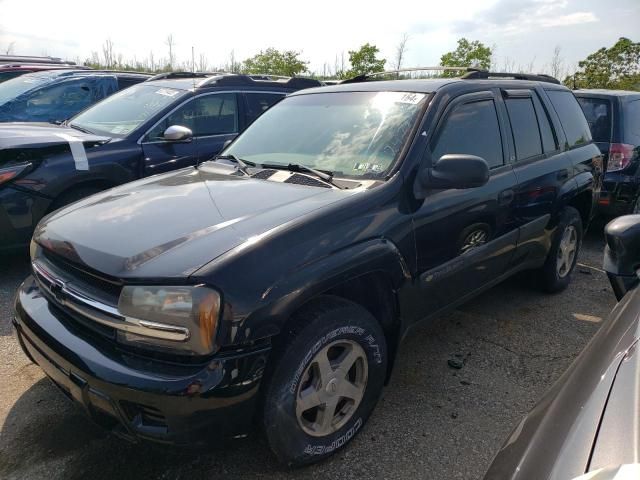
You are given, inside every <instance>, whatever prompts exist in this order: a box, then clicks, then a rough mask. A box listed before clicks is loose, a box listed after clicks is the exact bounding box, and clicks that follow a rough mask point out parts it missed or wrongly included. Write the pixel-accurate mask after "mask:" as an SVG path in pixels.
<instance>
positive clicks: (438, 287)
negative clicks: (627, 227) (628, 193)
mask: <svg viewBox="0 0 640 480" xmlns="http://www.w3.org/2000/svg"><path fill="white" fill-rule="evenodd" d="M482 73H483V72H471V73H469V74H468V75H466V76H465V77H463V78H462V79H460V78H458V79H453V78H449V79H440V80H397V81H362V82H359V83H346V84H342V85H337V86H331V87H321V88H316V89H308V90H303V91H301V92H297V93H295V94H292V95H290V96H289V97H287V98H285V99H284V100H282V101H281V102H279V103H278V104H277V105H276V106H274V107H273V108H271V109H270V110H268V111H267V112H266V113H265V114H264V115H262V116H261V117H260V118H258V119H257V120H256V121H255V122H254V123H253V124H252V125H251V126H250V127H249V128H248V129H247V130H246V131H245V132H244V133H243V134H242V135H240V136H239V137H238V138H237V139H236V140H235V141H234V142H233V143H232V144H231V145H230V146H229V147H228V148H226V149H225V150H224V151H223V153H222V154H221V155H220V157H219V158H217V159H216V160H215V161H210V162H205V163H203V164H201V165H199V166H198V167H191V168H186V169H182V170H179V171H176V172H171V173H167V174H164V175H157V176H154V177H152V178H148V179H143V180H140V181H137V182H134V183H131V184H129V185H124V186H121V187H118V188H114V189H112V190H109V191H106V192H103V193H100V194H97V195H94V196H92V197H90V198H87V199H85V200H81V201H79V202H77V203H75V204H74V205H71V206H68V207H67V208H64V209H62V210H60V211H58V212H56V213H54V214H52V215H50V216H48V217H47V218H45V219H43V220H42V221H41V222H40V224H39V226H38V227H37V229H36V232H35V234H34V237H33V242H32V246H31V258H32V267H33V275H32V276H30V277H29V278H27V279H26V280H25V282H24V284H23V285H22V286H21V287H20V288H19V291H18V293H17V298H16V304H15V323H14V325H15V330H16V332H17V335H18V338H19V340H20V343H21V345H22V347H23V348H24V351H25V352H26V354H27V355H29V356H30V357H31V358H32V359H33V360H34V361H35V362H36V363H38V364H39V365H40V366H41V367H42V369H43V370H44V371H45V372H46V373H47V374H48V375H49V376H50V377H51V378H53V380H54V381H55V382H56V383H57V384H58V385H60V386H61V388H62V389H63V390H64V391H65V392H67V394H68V395H69V396H70V397H71V398H73V399H74V400H75V401H77V402H78V403H79V404H81V405H83V406H84V408H85V409H86V411H87V412H89V413H90V414H91V415H92V416H93V418H94V419H96V420H97V421H98V422H100V423H102V424H103V425H104V426H105V427H107V428H110V429H112V430H113V431H114V432H116V433H118V434H120V435H122V436H124V437H127V438H130V439H137V438H144V439H150V440H156V441H159V442H163V443H175V444H184V443H193V442H199V441H207V440H212V439H218V440H223V439H225V438H229V437H234V436H238V435H243V434H245V433H246V432H247V431H248V430H249V429H250V427H251V425H252V424H253V423H254V422H256V423H258V424H259V425H261V426H262V428H263V430H264V432H265V433H266V436H267V438H268V441H269V444H270V446H271V448H272V449H273V451H274V452H275V453H276V455H277V456H278V458H279V459H280V460H282V461H283V462H286V463H288V464H291V465H302V464H306V463H311V462H314V461H317V460H319V459H322V458H324V457H326V456H328V455H330V454H332V453H333V452H335V451H337V450H338V449H340V448H341V447H343V446H344V445H345V444H347V443H348V442H349V441H350V440H351V439H352V438H353V436H354V435H355V434H356V433H358V431H360V430H361V429H362V427H363V425H364V423H365V422H366V420H367V418H368V417H369V415H370V414H371V412H372V411H373V409H374V406H375V404H376V402H377V400H378V397H379V396H380V393H381V390H382V387H383V385H384V383H385V381H386V380H387V378H388V376H389V374H390V371H391V367H392V365H393V362H394V359H395V356H396V352H397V350H398V347H399V345H400V342H401V340H402V338H403V337H404V336H405V335H406V334H407V332H408V331H409V328H410V327H411V326H412V325H415V323H416V322H417V321H419V320H425V319H431V318H433V317H434V316H436V315H438V314H440V313H441V312H443V311H445V310H448V309H451V308H453V307H455V306H456V305H459V304H460V303H462V302H464V301H465V300H467V299H469V298H471V297H472V296H474V295H476V294H478V293H480V292H482V291H483V290H486V289H488V288H490V287H491V286H493V285H496V284H497V283H499V282H500V281H502V280H504V279H505V278H507V277H509V276H510V275H512V274H514V273H515V272H518V271H522V270H525V269H526V270H533V274H532V276H535V278H536V279H537V280H538V282H539V285H540V286H541V287H542V288H544V289H546V290H547V291H551V292H555V291H559V290H561V289H563V288H565V287H566V286H567V284H568V283H569V280H570V277H571V273H572V270H573V268H574V265H575V262H576V257H577V254H578V250H579V248H580V242H581V239H582V234H583V230H584V228H586V226H587V224H588V222H589V219H590V217H591V212H592V205H593V202H594V201H595V200H596V199H597V194H598V188H599V182H600V169H601V161H602V159H601V155H600V151H599V150H598V148H597V147H596V146H595V145H594V144H593V143H592V141H591V137H590V134H589V127H588V125H587V122H586V120H585V118H584V115H583V113H582V111H581V110H580V106H579V105H578V102H577V101H576V99H575V97H574V96H573V94H572V93H571V91H570V90H568V89H566V88H564V87H562V86H560V85H557V84H554V83H550V82H539V81H526V80H517V79H500V78H498V79H487V78H483V77H487V76H488V75H487V74H486V72H484V74H482ZM533 78H536V77H533ZM543 79H544V80H546V78H545V77H543ZM505 301H508V300H505Z"/></svg>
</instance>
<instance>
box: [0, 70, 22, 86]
mask: <svg viewBox="0 0 640 480" xmlns="http://www.w3.org/2000/svg"><path fill="white" fill-rule="evenodd" d="M25 73H29V71H28V70H27V71H24V70H13V71H10V72H0V83H2V82H4V81H6V80H9V79H11V78H15V77H19V76H20V75H24V74H25Z"/></svg>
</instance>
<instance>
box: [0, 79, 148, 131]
mask: <svg viewBox="0 0 640 480" xmlns="http://www.w3.org/2000/svg"><path fill="white" fill-rule="evenodd" d="M149 78H151V75H150V74H148V73H137V72H111V71H97V70H80V69H74V70H63V69H59V70H47V71H43V72H33V73H27V74H25V75H21V76H20V77H18V78H12V79H10V80H7V81H6V82H2V84H0V122H52V123H53V122H62V121H64V120H66V119H67V118H70V117H72V116H74V115H75V114H77V113H78V112H81V111H82V110H84V109H86V108H87V107H90V106H91V105H93V104H94V103H96V102H99V101H100V100H102V99H103V98H106V97H108V96H109V95H112V94H114V93H115V92H117V91H118V90H122V89H124V88H127V87H130V86H132V85H135V84H136V83H140V82H144V81H145V80H148V79H149Z"/></svg>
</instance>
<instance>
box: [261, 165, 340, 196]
mask: <svg viewBox="0 0 640 480" xmlns="http://www.w3.org/2000/svg"><path fill="white" fill-rule="evenodd" d="M260 166H261V167H262V168H274V169H276V170H278V169H279V170H289V171H290V172H299V173H310V174H312V175H314V176H316V177H317V178H319V179H320V180H322V181H323V182H325V183H328V184H329V185H332V186H334V187H336V188H339V189H340V190H342V188H343V187H341V186H340V185H337V184H336V183H334V182H333V172H330V171H328V170H317V169H315V168H311V167H307V166H306V165H300V164H299V163H290V164H289V165H279V164H277V163H262V164H260Z"/></svg>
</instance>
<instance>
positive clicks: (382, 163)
mask: <svg viewBox="0 0 640 480" xmlns="http://www.w3.org/2000/svg"><path fill="white" fill-rule="evenodd" d="M427 99H428V96H427V95H426V94H424V93H418V92H390V91H385V92H334V93H315V94H309V95H305V94H302V95H295V96H291V97H286V98H284V99H283V100H282V101H281V102H279V103H278V104H277V105H274V107H273V108H270V109H269V110H267V111H266V112H265V113H264V114H262V115H260V117H258V118H257V119H256V121H255V122H253V123H252V124H251V125H250V126H249V128H247V129H246V130H245V131H244V132H243V133H242V134H241V135H240V136H239V137H238V138H237V139H236V140H235V141H234V142H233V143H232V144H231V145H230V146H229V147H228V148H227V149H226V150H225V151H224V153H225V154H233V155H237V156H238V157H240V158H242V159H245V160H250V161H252V162H256V163H274V164H280V165H287V164H298V165H304V166H305V167H311V168H317V169H321V170H330V171H332V172H335V173H336V175H347V176H357V177H362V176H371V177H379V176H382V175H384V174H385V172H386V171H387V170H388V169H389V167H391V166H392V165H393V163H394V161H395V160H396V159H397V158H398V155H400V152H402V149H403V147H404V145H405V143H406V142H407V139H408V137H409V134H410V132H411V129H412V128H413V127H414V125H415V123H416V119H417V117H418V116H419V114H420V112H421V111H422V108H423V106H424V104H425V102H426V101H427Z"/></svg>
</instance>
